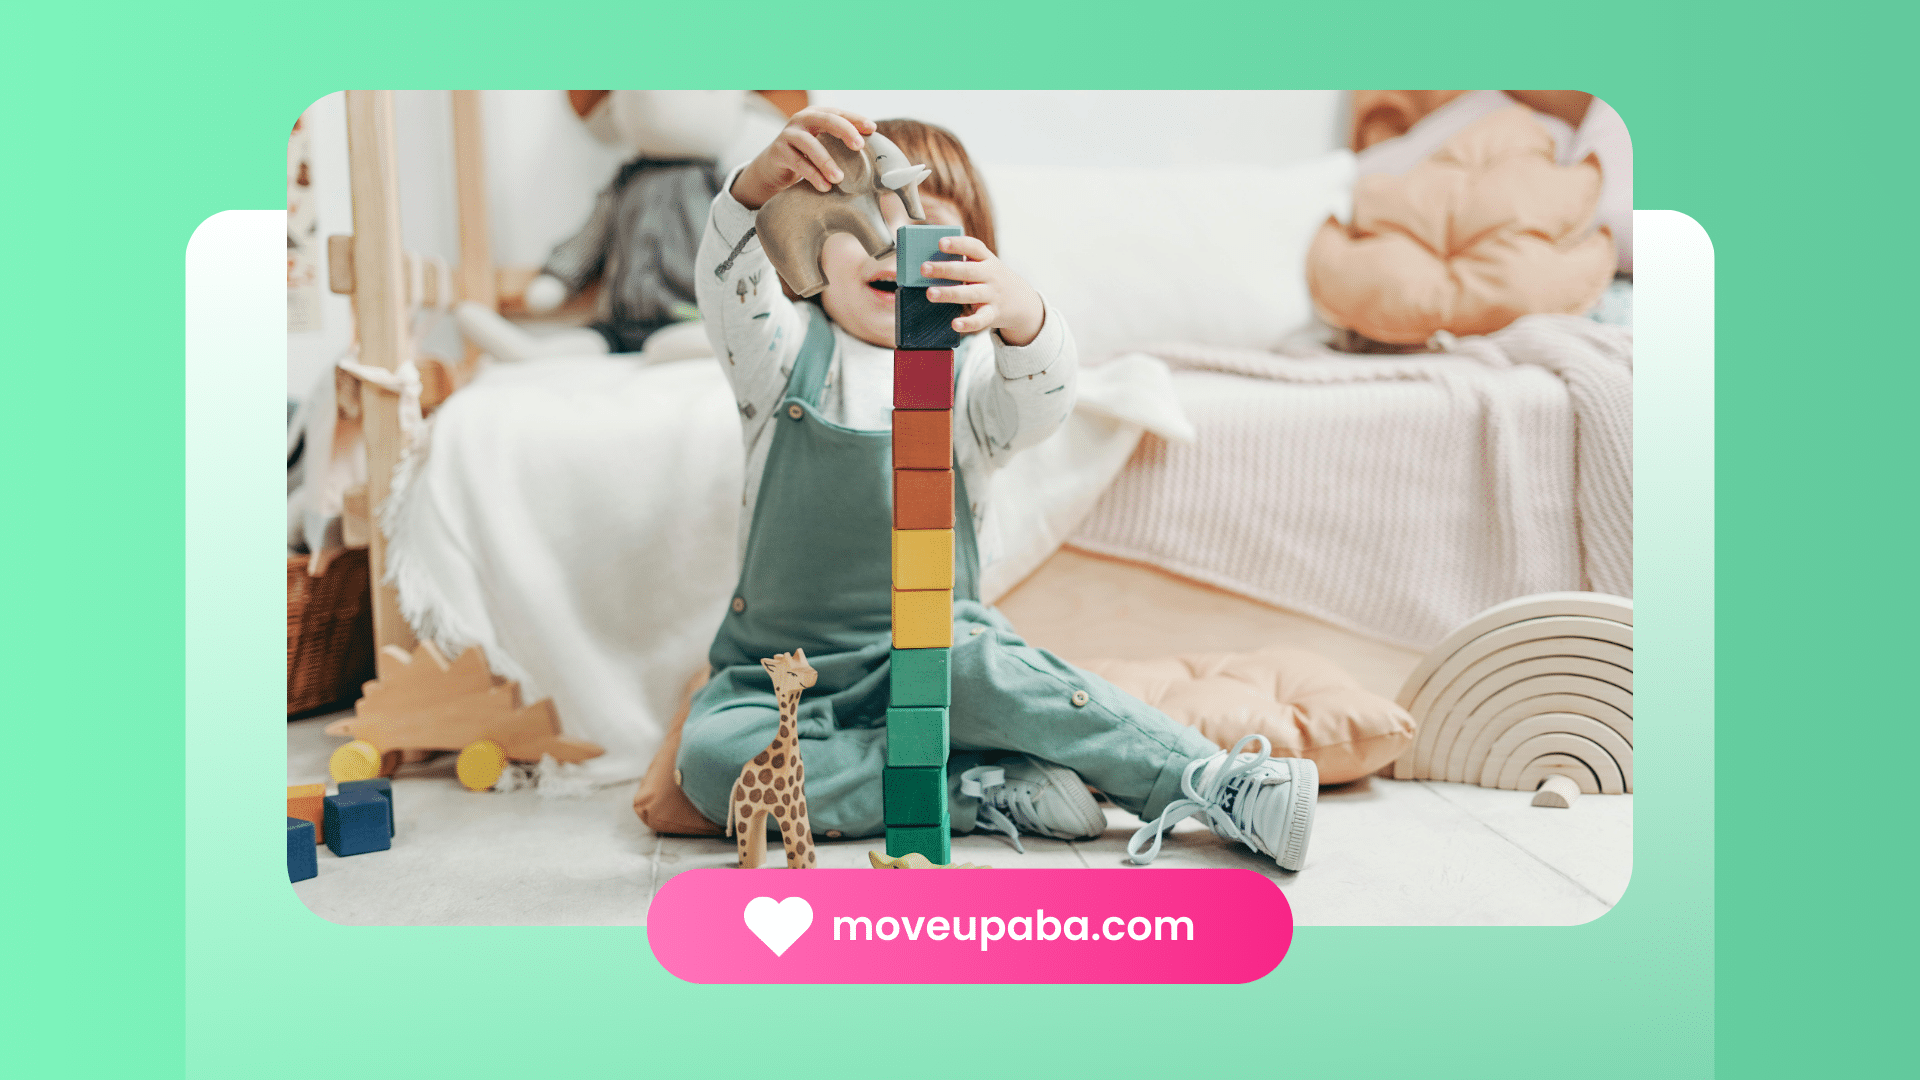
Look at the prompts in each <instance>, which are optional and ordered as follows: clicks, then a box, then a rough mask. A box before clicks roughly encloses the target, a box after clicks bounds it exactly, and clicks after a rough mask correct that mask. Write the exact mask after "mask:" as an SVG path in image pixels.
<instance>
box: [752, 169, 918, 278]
mask: <svg viewBox="0 0 1920 1080" xmlns="http://www.w3.org/2000/svg"><path fill="white" fill-rule="evenodd" d="M820 142H821V144H822V145H824V146H825V147H826V148H827V153H829V154H831V155H832V156H833V160H834V163H835V164H836V165H838V166H840V172H841V173H842V175H843V177H844V179H842V180H841V181H840V182H839V183H838V184H835V185H834V186H833V187H831V188H829V189H828V190H826V191H816V190H814V188H813V186H812V185H811V184H805V183H800V184H794V185H792V186H791V187H788V188H787V189H786V190H784V191H781V192H780V193H778V194H776V195H775V196H774V197H773V198H771V199H768V200H767V202H766V205H764V206H762V207H761V208H760V213H759V215H758V216H757V217H756V218H755V221H754V229H755V231H756V232H757V233H758V234H759V237H760V246H761V248H762V249H764V250H765V251H766V253H767V259H768V261H770V262H772V263H773V268H774V270H775V271H776V272H778V273H779V275H780V280H782V281H784V282H786V283H787V288H789V289H792V290H793V291H794V293H795V294H797V295H799V296H815V295H817V294H818V293H819V292H820V291H821V290H822V289H825V288H826V287H827V275H826V273H825V271H823V270H822V269H821V268H820V248H821V246H822V245H824V244H825V243H826V242H827V237H828V236H829V235H830V234H832V233H837V232H844V233H851V234H852V235H853V237H854V238H855V239H857V240H859V241H860V246H861V247H863V248H865V249H866V251H867V254H868V255H869V256H871V257H873V258H876V259H878V258H881V257H883V256H885V255H886V254H888V253H889V252H891V251H892V250H893V234H892V232H891V231H890V230H889V229H888V228H887V219H886V217H885V216H884V215H882V214H881V212H880V192H881V190H882V189H885V190H888V191H892V192H895V193H896V194H898V195H899V196H900V201H901V202H903V203H905V204H906V207H907V216H908V217H910V218H912V219H913V220H915V221H925V220H927V215H926V213H925V211H923V210H922V209H921V207H920V181H922V180H925V179H926V178H927V176H928V174H929V173H930V172H931V170H930V169H928V168H927V167H926V166H925V165H915V164H914V163H912V162H911V161H908V160H907V155H906V154H905V153H903V152H902V151H901V150H900V148H899V147H898V146H895V145H894V143H893V140H891V139H889V138H887V137H886V136H885V135H881V134H879V133H878V132H876V133H874V134H872V135H868V136H867V137H866V148H865V149H862V150H853V149H850V148H849V147H848V146H847V145H846V144H845V143H843V142H841V141H840V140H839V139H836V138H825V139H821V140H820Z"/></svg>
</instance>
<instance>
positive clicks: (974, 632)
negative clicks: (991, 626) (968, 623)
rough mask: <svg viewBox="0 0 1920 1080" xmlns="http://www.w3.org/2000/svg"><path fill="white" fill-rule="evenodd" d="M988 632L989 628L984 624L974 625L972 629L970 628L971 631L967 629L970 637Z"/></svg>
mask: <svg viewBox="0 0 1920 1080" xmlns="http://www.w3.org/2000/svg"><path fill="white" fill-rule="evenodd" d="M986 632H987V628H986V627H984V626H976V627H974V628H973V629H971V630H969V631H967V636H968V637H979V636H980V635H981V634H984V633H986Z"/></svg>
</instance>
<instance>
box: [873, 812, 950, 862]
mask: <svg viewBox="0 0 1920 1080" xmlns="http://www.w3.org/2000/svg"><path fill="white" fill-rule="evenodd" d="M952 841H953V830H952V829H951V828H950V827H949V826H948V825H947V824H946V823H944V822H943V823H941V824H939V825H915V826H907V827H898V828H897V827H894V826H891V825H889V826H888V827H887V854H888V855H890V856H892V857H893V858H896V859H897V858H899V857H900V856H902V855H911V854H913V853H914V852H919V853H920V854H922V855H925V856H926V857H927V861H928V862H936V863H940V864H942V865H945V864H947V863H950V862H952V861H953V847H952Z"/></svg>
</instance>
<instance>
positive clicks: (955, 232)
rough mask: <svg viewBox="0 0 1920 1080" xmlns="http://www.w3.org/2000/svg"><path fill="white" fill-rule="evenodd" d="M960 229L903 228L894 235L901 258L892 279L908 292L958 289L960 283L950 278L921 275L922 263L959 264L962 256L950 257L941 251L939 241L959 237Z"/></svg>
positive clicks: (922, 226)
mask: <svg viewBox="0 0 1920 1080" xmlns="http://www.w3.org/2000/svg"><path fill="white" fill-rule="evenodd" d="M959 235H960V229H959V227H958V226H954V225H902V226H900V230H899V231H898V232H896V233H894V234H893V244H894V248H895V250H896V251H897V252H898V254H897V255H896V256H895V262H894V264H893V275H894V277H895V278H897V279H899V283H900V284H901V285H903V286H905V287H907V288H920V289H924V288H926V287H928V286H930V285H958V284H960V283H959V282H957V281H951V280H949V279H947V278H930V277H927V276H925V275H923V274H921V273H920V264H921V263H923V262H959V261H961V260H960V256H958V255H948V254H946V253H945V252H942V251H941V250H940V238H941V237H943V236H959Z"/></svg>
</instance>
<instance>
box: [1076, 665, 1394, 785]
mask: <svg viewBox="0 0 1920 1080" xmlns="http://www.w3.org/2000/svg"><path fill="white" fill-rule="evenodd" d="M1080 666H1081V667H1084V668H1086V669H1087V670H1088V671H1091V672H1093V673H1094V674H1096V675H1099V676H1101V677H1102V678H1105V679H1106V680H1107V681H1109V682H1111V683H1113V684H1114V685H1115V686H1118V687H1119V688H1120V689H1122V690H1125V691H1126V692H1127V693H1129V694H1132V695H1133V696H1135V697H1137V698H1139V699H1140V700H1142V701H1144V702H1146V703H1147V704H1149V705H1152V706H1154V707H1155V708H1157V709H1159V710H1160V711H1161V712H1164V713H1166V714H1167V715H1168V716H1171V717H1172V718H1173V719H1175V720H1177V721H1179V722H1180V723H1182V724H1186V725H1187V726H1189V727H1194V728H1198V729H1199V730H1200V733H1201V734H1202V735H1205V736H1206V737H1207V738H1208V739H1210V740H1212V741H1213V742H1214V743H1215V744H1216V745H1219V746H1232V745H1233V744H1234V743H1235V742H1236V741H1238V740H1239V739H1240V738H1241V737H1243V736H1246V735H1252V734H1256V733H1257V734H1261V735H1265V736H1266V737H1267V740H1268V741H1269V742H1271V743H1272V744H1273V753H1274V756H1276V757H1305V758H1312V759H1313V762H1314V764H1316V765H1318V766H1319V767H1320V781H1321V782H1322V783H1326V784H1340V783H1345V782H1346V781H1349V780H1358V779H1359V778H1361V777H1363V776H1366V775H1367V774H1368V773H1371V772H1374V771H1376V770H1378V769H1379V768H1380V767H1381V766H1382V765H1385V764H1387V763H1388V762H1390V761H1392V760H1393V759H1394V758H1396V757H1398V756H1400V752H1401V751H1403V750H1405V749H1406V748H1407V747H1409V746H1411V745H1412V744H1413V717H1412V716H1409V715H1408V714H1407V711H1406V710H1405V709H1402V708H1401V707H1400V706H1398V705H1396V704H1394V703H1393V702H1392V701H1389V700H1388V699H1386V698H1383V697H1381V696H1379V695H1378V694H1374V693H1370V692H1368V691H1367V690H1365V689H1362V688H1361V686H1360V684H1359V683H1357V682H1355V681H1354V679H1353V676H1351V675H1348V674H1347V673H1346V672H1345V671H1344V670H1342V669H1341V668H1339V667H1338V666H1336V665H1335V664H1334V663H1333V661H1331V660H1328V659H1327V658H1326V657H1323V656H1321V655H1320V654H1318V653H1312V652H1308V651H1306V650H1304V649H1280V648H1274V649H1262V650H1260V651H1259V652H1250V653H1216V654H1212V655H1199V656H1178V657H1174V658H1172V659H1167V660H1096V661H1094V662H1092V663H1089V664H1082V665H1080Z"/></svg>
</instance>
